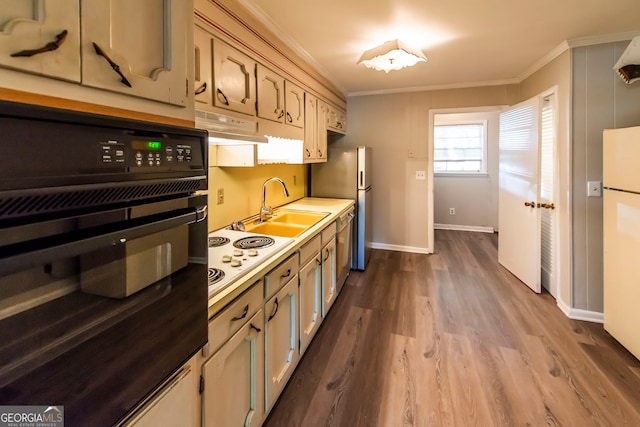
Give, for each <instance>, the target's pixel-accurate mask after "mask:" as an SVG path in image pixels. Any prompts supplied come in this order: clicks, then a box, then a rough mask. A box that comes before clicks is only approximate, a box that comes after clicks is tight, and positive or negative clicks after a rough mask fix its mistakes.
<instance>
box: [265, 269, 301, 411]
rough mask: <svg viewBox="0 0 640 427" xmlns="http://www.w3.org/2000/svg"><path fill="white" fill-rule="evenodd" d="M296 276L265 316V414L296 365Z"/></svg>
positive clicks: (271, 304) (269, 304)
mask: <svg viewBox="0 0 640 427" xmlns="http://www.w3.org/2000/svg"><path fill="white" fill-rule="evenodd" d="M297 300H298V275H297V274H296V275H295V276H293V278H292V279H291V280H290V281H289V282H287V284H286V285H284V287H283V288H282V289H281V290H280V291H278V292H277V293H276V294H275V295H274V296H273V297H272V298H271V299H270V300H269V301H267V303H266V305H265V310H264V316H265V369H266V384H265V385H266V412H267V413H268V412H269V411H270V410H271V407H272V406H273V404H274V403H275V401H276V400H277V399H278V396H279V395H280V393H281V392H282V389H283V388H284V386H285V384H286V383H287V381H288V380H289V377H291V374H292V373H293V370H294V369H295V367H296V365H297V364H298V359H299V358H300V354H299V351H298V345H299V343H298V339H299V338H298V329H299V328H298V321H297V319H298V312H297V308H296V307H297Z"/></svg>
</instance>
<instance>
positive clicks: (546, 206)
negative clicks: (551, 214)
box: [540, 203, 556, 209]
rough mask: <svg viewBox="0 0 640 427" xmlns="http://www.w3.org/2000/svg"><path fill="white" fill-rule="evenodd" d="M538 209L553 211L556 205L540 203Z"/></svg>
mask: <svg viewBox="0 0 640 427" xmlns="http://www.w3.org/2000/svg"><path fill="white" fill-rule="evenodd" d="M540 207H541V208H545V209H555V208H556V205H554V204H553V203H542V204H540Z"/></svg>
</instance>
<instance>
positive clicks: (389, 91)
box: [347, 79, 520, 97]
mask: <svg viewBox="0 0 640 427" xmlns="http://www.w3.org/2000/svg"><path fill="white" fill-rule="evenodd" d="M518 83H520V80H518V79H504V80H491V81H484V82H471V83H456V84H448V85H431V86H413V87H405V88H396V89H380V90H365V91H359V92H349V93H348V94H347V96H349V97H356V96H368V95H389V94H393V93H408V92H426V91H433V90H448V89H468V88H473V87H485V86H502V85H511V84H518Z"/></svg>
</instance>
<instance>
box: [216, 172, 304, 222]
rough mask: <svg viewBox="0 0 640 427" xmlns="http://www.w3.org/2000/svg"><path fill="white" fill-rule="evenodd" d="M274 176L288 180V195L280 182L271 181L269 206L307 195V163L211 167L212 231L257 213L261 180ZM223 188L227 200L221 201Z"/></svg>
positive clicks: (268, 186)
mask: <svg viewBox="0 0 640 427" xmlns="http://www.w3.org/2000/svg"><path fill="white" fill-rule="evenodd" d="M274 176H275V177H278V178H280V179H282V180H283V181H284V182H285V184H286V185H287V189H288V190H289V197H285V196H284V193H283V191H282V186H281V185H279V184H277V183H269V184H268V185H267V199H266V204H267V206H273V207H277V206H281V205H283V204H286V203H290V202H293V201H294V200H298V199H300V198H302V197H304V189H305V183H304V165H287V164H277V165H260V166H255V167H251V168H242V167H233V168H230V167H225V168H220V167H216V166H212V167H209V220H208V226H209V231H210V232H211V231H214V230H217V229H219V228H222V227H225V226H227V225H229V224H231V223H232V222H234V221H238V220H240V219H244V218H247V217H249V216H252V215H256V214H257V213H258V212H259V211H260V202H261V200H262V184H263V183H264V182H265V181H266V180H267V179H269V178H272V177H274ZM294 181H295V182H294ZM220 188H221V189H223V191H224V203H223V204H220V205H219V204H217V191H218V189H220Z"/></svg>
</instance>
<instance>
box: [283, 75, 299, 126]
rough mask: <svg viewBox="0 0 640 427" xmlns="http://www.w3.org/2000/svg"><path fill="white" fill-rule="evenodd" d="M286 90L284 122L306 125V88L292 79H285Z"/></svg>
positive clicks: (293, 124) (292, 124)
mask: <svg viewBox="0 0 640 427" xmlns="http://www.w3.org/2000/svg"><path fill="white" fill-rule="evenodd" d="M284 91H285V101H284V107H285V117H284V122H285V123H286V124H288V125H291V126H296V127H299V128H302V127H304V90H302V88H301V87H300V86H297V85H295V84H293V83H291V82H290V81H285V82H284Z"/></svg>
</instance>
